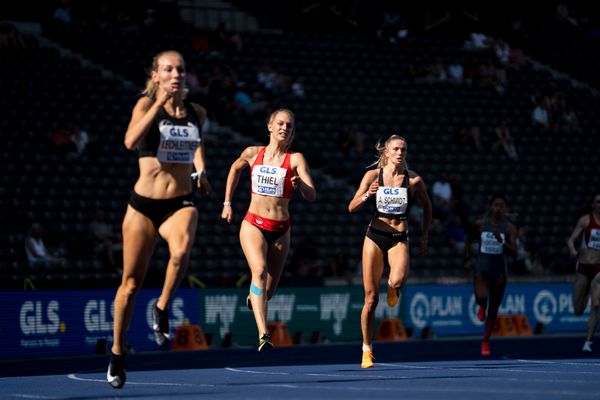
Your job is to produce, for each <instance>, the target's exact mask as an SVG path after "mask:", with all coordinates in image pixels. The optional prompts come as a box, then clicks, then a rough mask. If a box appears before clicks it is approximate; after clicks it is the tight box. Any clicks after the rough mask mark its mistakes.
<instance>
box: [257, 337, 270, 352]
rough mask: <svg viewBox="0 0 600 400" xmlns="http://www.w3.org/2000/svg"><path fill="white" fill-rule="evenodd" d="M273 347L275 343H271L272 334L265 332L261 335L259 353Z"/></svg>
mask: <svg viewBox="0 0 600 400" xmlns="http://www.w3.org/2000/svg"><path fill="white" fill-rule="evenodd" d="M272 349H273V343H271V335H269V334H268V333H266V332H265V333H263V335H262V336H261V337H260V340H259V341H258V352H259V353H264V352H266V351H269V350H272Z"/></svg>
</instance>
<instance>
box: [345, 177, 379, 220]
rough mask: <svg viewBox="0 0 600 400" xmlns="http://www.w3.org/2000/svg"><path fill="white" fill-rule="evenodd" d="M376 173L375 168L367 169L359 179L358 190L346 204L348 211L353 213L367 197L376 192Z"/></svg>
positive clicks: (377, 186) (377, 184)
mask: <svg viewBox="0 0 600 400" xmlns="http://www.w3.org/2000/svg"><path fill="white" fill-rule="evenodd" d="M377 173H378V171H377V170H376V169H373V170H370V171H367V172H366V173H365V175H364V176H363V178H362V180H361V181H360V185H359V186H358V190H357V191H356V193H355V194H354V198H353V199H352V200H350V204H348V211H349V212H351V213H353V212H356V211H358V209H360V207H361V206H362V205H363V204H364V203H365V202H366V201H367V200H368V199H369V197H371V196H373V195H374V194H376V193H377V189H379V182H377V179H376V178H377Z"/></svg>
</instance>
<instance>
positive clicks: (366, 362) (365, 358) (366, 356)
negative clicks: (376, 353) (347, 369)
mask: <svg viewBox="0 0 600 400" xmlns="http://www.w3.org/2000/svg"><path fill="white" fill-rule="evenodd" d="M373 360H375V357H373V350H365V351H363V355H362V363H361V364H360V367H361V368H373V367H374V366H375V364H374V363H373Z"/></svg>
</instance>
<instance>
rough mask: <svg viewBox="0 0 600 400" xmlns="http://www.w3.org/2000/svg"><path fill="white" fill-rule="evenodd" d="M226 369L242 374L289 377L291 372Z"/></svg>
mask: <svg viewBox="0 0 600 400" xmlns="http://www.w3.org/2000/svg"><path fill="white" fill-rule="evenodd" d="M225 369H226V370H227V371H231V372H242V373H246V374H264V375H289V372H267V371H252V370H250V369H238V368H231V367H225Z"/></svg>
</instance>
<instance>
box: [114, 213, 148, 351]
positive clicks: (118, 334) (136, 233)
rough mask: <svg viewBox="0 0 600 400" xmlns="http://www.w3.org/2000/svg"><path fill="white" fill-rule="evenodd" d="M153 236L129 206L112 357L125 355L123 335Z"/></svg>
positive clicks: (126, 217) (125, 222)
mask: <svg viewBox="0 0 600 400" xmlns="http://www.w3.org/2000/svg"><path fill="white" fill-rule="evenodd" d="M156 237H157V232H156V230H155V229H154V225H153V224H152V221H150V219H149V218H147V217H146V216H145V215H143V214H141V213H140V212H138V211H136V210H134V209H133V208H132V207H131V206H128V207H127V212H126V213H125V218H124V219H123V277H122V279H121V284H120V286H119V288H118V290H117V293H116V295H115V302H114V324H113V346H112V352H113V353H114V354H124V353H125V350H126V348H125V333H126V332H127V328H128V326H129V323H130V321H131V317H132V316H133V310H134V308H135V296H136V295H137V293H138V291H139V289H140V288H141V286H142V283H143V281H144V277H145V275H146V271H147V269H148V263H149V262H150V257H151V255H152V251H153V249H154V244H155V242H156Z"/></svg>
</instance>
